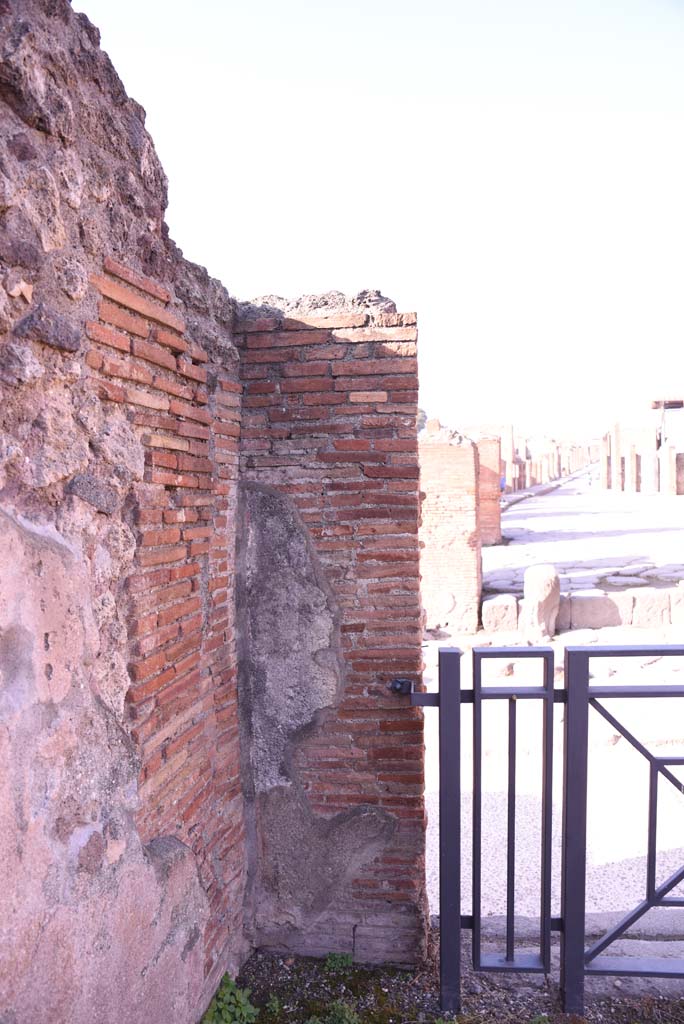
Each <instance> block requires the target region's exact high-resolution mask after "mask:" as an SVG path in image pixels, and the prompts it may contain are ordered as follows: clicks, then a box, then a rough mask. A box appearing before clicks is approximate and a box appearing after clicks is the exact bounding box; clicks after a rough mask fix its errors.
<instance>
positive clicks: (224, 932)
mask: <svg viewBox="0 0 684 1024" xmlns="http://www.w3.org/2000/svg"><path fill="white" fill-rule="evenodd" d="M92 284H93V285H94V286H95V288H96V289H97V290H98V291H99V293H100V295H101V301H100V304H99V320H98V321H96V322H92V323H89V324H88V325H87V334H88V337H89V339H90V341H91V347H90V350H89V352H88V354H87V357H86V362H87V365H88V366H89V367H90V370H91V374H92V378H93V383H94V386H95V387H96V389H97V391H98V393H99V395H100V397H101V398H102V399H105V400H108V401H111V402H116V403H120V404H121V405H123V406H124V407H126V408H127V409H128V412H129V418H130V420H131V422H132V424H133V425H134V426H135V427H137V428H140V430H139V433H140V436H141V438H142V441H143V443H144V445H145V482H144V483H143V484H141V485H138V487H137V488H136V492H137V493H136V505H135V508H133V509H131V510H130V517H131V523H132V525H133V527H134V529H135V532H136V535H137V539H138V547H137V553H136V562H135V568H134V571H133V573H132V575H131V576H130V577H129V580H128V594H129V601H130V607H129V635H130V666H129V671H130V676H131V681H132V685H131V688H130V690H129V692H128V695H127V704H128V713H129V719H130V722H131V735H132V737H133V739H134V741H135V742H136V744H137V746H138V749H139V751H140V756H141V759H142V769H141V777H140V800H141V803H140V811H139V821H138V825H139V829H140V832H141V835H142V838H143V841H148V840H150V839H152V838H154V837H156V836H162V835H175V836H177V837H178V838H180V839H181V840H182V841H183V842H185V843H187V844H188V845H189V846H191V847H192V849H193V850H194V852H195V855H196V857H197V861H198V865H199V871H200V876H201V879H202V882H203V884H204V887H205V889H206V891H207V894H208V897H209V900H210V906H211V922H210V927H209V929H208V931H207V933H206V935H205V937H204V939H205V956H206V961H205V972H206V973H207V974H209V972H211V971H212V969H213V968H214V966H215V965H218V967H219V969H220V966H221V954H222V952H223V950H224V948H225V946H226V944H227V942H228V941H229V940H230V939H231V937H232V940H233V942H234V941H235V936H236V935H239V934H241V932H242V894H243V886H244V878H243V874H244V856H243V820H242V795H241V790H240V780H239V749H238V725H237V689H236V676H237V666H236V660H237V659H236V647H235V636H234V596H233V581H234V574H233V570H234V544H235V509H236V488H237V461H238V444H239V433H240V422H239V417H240V408H239V407H240V390H241V389H240V385H239V383H238V381H237V380H236V379H235V378H236V370H235V368H232V369H230V368H227V367H225V366H223V365H212V364H211V363H209V361H208V356H207V354H206V353H205V352H204V351H203V349H202V348H201V346H200V345H198V344H195V343H193V342H192V341H190V340H189V339H188V338H187V337H186V333H185V325H184V323H183V322H182V320H181V319H180V318H179V317H178V315H177V314H176V313H175V312H171V311H170V310H169V309H167V303H168V302H169V299H170V294H169V292H168V291H167V290H166V289H165V288H162V287H161V286H160V285H158V284H156V283H155V282H153V281H150V280H149V279H147V278H144V277H142V276H140V275H139V274H137V273H135V272H133V271H131V270H130V269H129V268H127V267H125V266H122V265H121V264H119V263H117V262H116V261H114V260H112V259H107V260H105V267H104V273H103V274H101V275H97V276H94V277H93V278H92ZM208 379H210V380H211V384H210V385H209V384H208V383H207V382H208Z"/></svg>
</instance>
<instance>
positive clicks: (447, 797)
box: [411, 646, 684, 1014]
mask: <svg viewBox="0 0 684 1024" xmlns="http://www.w3.org/2000/svg"><path fill="white" fill-rule="evenodd" d="M461 653H462V652H461V651H460V650H458V649H457V648H442V649H440V652H439V692H438V693H413V694H412V695H411V702H412V704H414V705H416V706H422V707H437V708H439V770H440V793H439V812H440V847H439V863H440V943H441V947H440V948H441V954H440V991H441V1005H442V1009H444V1010H452V1011H456V1012H458V1011H459V1010H460V1004H461V995H460V973H461V932H462V930H463V929H470V930H471V931H472V950H473V966H474V967H475V969H476V970H482V971H518V972H523V971H533V972H538V973H540V972H541V973H545V974H548V973H549V972H550V969H551V933H552V932H553V931H557V932H560V935H561V989H562V994H563V1009H564V1010H565V1011H566V1012H570V1013H579V1014H581V1013H583V1010H584V979H585V977H586V976H587V975H588V974H621V975H628V974H629V975H640V976H653V977H673V976H675V977H684V961H682V960H673V959H637V958H634V957H614V956H603V955H602V954H603V952H604V950H606V949H607V948H608V946H609V945H610V944H611V943H612V942H613V941H614V940H615V939H617V938H619V936H621V935H622V934H623V933H624V932H626V931H627V929H628V928H630V927H631V925H633V924H634V923H635V922H636V921H637V920H638V919H639V918H640V917H642V916H643V915H644V914H645V913H646V912H647V911H648V910H650V909H651V908H652V907H684V898H679V897H673V896H670V893H671V892H672V890H673V889H674V888H675V887H676V886H677V885H678V884H679V883H680V882H681V881H682V880H684V866H682V867H681V868H680V869H679V870H678V871H676V872H675V873H674V874H673V875H671V876H670V877H669V878H668V879H667V880H666V881H664V882H663V883H661V884H660V885H657V884H656V830H657V816H658V779H659V777H661V776H662V777H663V778H664V779H666V780H667V781H668V782H670V783H671V784H672V785H673V786H675V787H676V789H677V790H679V792H681V793H684V785H682V783H681V782H680V780H679V779H678V778H677V777H676V776H675V774H674V773H673V772H672V771H671V770H670V769H671V768H672V767H674V766H676V765H684V757H671V758H668V757H665V758H663V757H655V756H654V755H653V754H651V753H650V752H649V751H648V750H647V749H646V747H645V746H644V745H643V744H642V743H641V742H640V741H639V739H637V737H636V736H634V735H633V733H632V732H631V731H630V730H628V729H627V728H626V727H625V726H624V725H623V724H622V723H621V722H620V721H619V720H618V719H617V718H615V717H614V715H612V714H611V712H610V711H608V709H607V708H606V707H605V706H604V704H603V703H602V700H603V699H606V698H614V697H619V698H634V699H638V698H649V699H650V698H655V697H684V686H678V685H669V684H662V685H653V684H645V685H627V686H624V685H620V686H610V685H607V686H605V685H594V684H593V683H590V662H591V660H592V659H594V658H618V657H619V658H625V657H627V658H629V657H641V658H643V657H648V656H653V657H673V656H674V657H684V647H679V646H666V647H654V646H646V647H568V648H567V649H566V652H565V674H564V681H563V686H562V687H554V654H553V650H552V649H551V648H546V647H536V648H534V647H527V648H525V647H503V648H490V647H487V648H475V649H474V650H473V687H472V689H463V688H462V687H461ZM491 658H505V659H507V660H509V661H510V660H511V659H519V658H524V659H538V660H540V661H541V663H542V670H543V678H542V685H541V686H520V685H503V686H483V684H482V666H483V662H484V661H486V660H487V659H491ZM490 700H503V701H506V702H507V704H508V794H507V843H506V940H505V953H503V952H502V953H501V954H491V953H484V952H483V951H482V942H481V931H480V927H481V903H482V901H481V892H482V866H481V836H482V705H483V702H484V701H490ZM520 700H532V701H540V702H541V706H542V721H543V731H542V758H541V761H542V767H541V776H542V777H541V849H540V863H541V875H540V878H541V884H540V918H539V919H540V929H539V950H538V952H537V953H535V954H530V953H523V952H522V951H516V936H515V854H516V837H515V806H516V793H515V776H516V773H515V767H516V738H517V728H516V721H517V702H518V701H520ZM557 703H562V704H565V705H566V710H565V724H564V780H563V836H562V878H561V916H560V917H559V918H554V917H552V916H551V851H552V847H551V837H552V835H551V834H552V788H551V787H552V771H553V717H554V716H553V708H554V704H557ZM462 704H472V705H473V879H472V899H473V907H472V911H473V912H472V915H462V914H461V705H462ZM590 709H593V710H594V711H596V712H597V713H598V714H599V715H601V716H602V717H603V718H604V719H605V720H606V721H608V722H609V723H610V725H611V726H612V727H613V728H614V729H616V730H617V731H618V733H619V734H620V735H621V736H623V737H624V738H625V739H626V740H627V741H628V742H629V743H630V744H631V745H632V746H633V747H634V749H635V750H637V751H638V752H639V753H640V754H641V755H642V756H643V757H644V758H645V759H646V760H647V762H648V765H649V771H650V783H649V805H648V845H647V864H646V884H645V894H644V899H643V900H642V901H641V902H640V903H639V904H638V906H636V907H635V908H634V909H633V910H632V911H630V913H629V914H627V915H626V916H625V917H624V918H623V919H622V920H621V921H620V922H619V923H618V924H617V925H616V926H615V927H614V928H612V929H610V930H609V931H608V932H607V933H606V934H605V935H604V936H603V937H602V938H601V939H600V940H598V941H597V942H595V943H594V944H593V945H591V946H590V947H589V948H585V884H586V881H585V880H586V859H587V858H586V853H587V781H588V779H587V774H588V770H587V769H588V735H589V711H590Z"/></svg>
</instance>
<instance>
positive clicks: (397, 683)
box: [388, 679, 413, 697]
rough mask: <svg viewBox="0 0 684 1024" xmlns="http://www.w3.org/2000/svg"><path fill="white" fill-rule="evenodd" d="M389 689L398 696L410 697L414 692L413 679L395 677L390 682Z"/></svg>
mask: <svg viewBox="0 0 684 1024" xmlns="http://www.w3.org/2000/svg"><path fill="white" fill-rule="evenodd" d="M388 689H389V690H391V691H392V693H395V694H396V695H397V696H398V697H408V696H409V694H411V693H412V692H413V680H412V679H393V680H392V682H391V683H388Z"/></svg>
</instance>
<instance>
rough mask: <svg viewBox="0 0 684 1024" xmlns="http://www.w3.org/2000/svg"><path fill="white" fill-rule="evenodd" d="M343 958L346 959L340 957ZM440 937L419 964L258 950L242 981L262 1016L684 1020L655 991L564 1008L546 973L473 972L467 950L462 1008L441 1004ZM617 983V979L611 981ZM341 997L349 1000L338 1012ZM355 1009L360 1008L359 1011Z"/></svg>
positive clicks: (469, 1023)
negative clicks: (572, 1011) (571, 1010)
mask: <svg viewBox="0 0 684 1024" xmlns="http://www.w3.org/2000/svg"><path fill="white" fill-rule="evenodd" d="M340 961H341V962H340ZM438 965H439V940H438V938H437V935H436V933H433V938H432V940H431V943H430V951H429V955H428V958H427V960H426V962H425V964H424V965H423V966H422V967H421V968H420V969H417V970H416V971H415V972H411V971H405V970H398V969H395V968H385V967H383V968H368V967H363V966H359V965H350V964H349V963H348V962H346V961H345V960H344V958H340V957H329V958H328V960H312V959H308V958H303V957H292V956H286V957H283V956H278V955H275V954H267V953H255V954H254V955H253V956H252V957H251V958H250V959H249V960H248V961H247V963H246V964H245V966H244V968H243V970H242V972H241V974H240V976H239V978H238V983H239V984H240V985H242V986H247V987H249V988H250V989H251V999H252V1002H253V1003H254V1005H255V1006H257V1007H259V1017H258V1022H259V1024H306V1022H307V1021H309V1020H311V1018H316V1019H317V1020H319V1021H322V1022H324V1024H325V1021H326V1016H327V1015H329V1013H330V1009H331V1007H334V1008H335V1009H334V1015H333V1016H332V1017H328V1019H329V1020H331V1021H334V1022H335V1024H337V1022H338V1021H339V1022H340V1024H434V1022H438V1021H446V1020H449V1021H454V1020H455V1021H459V1022H460V1024H561V1022H563V1024H604V1022H607V1021H611V1022H614V1024H684V1000H683V999H681V998H668V997H666V996H659V995H654V994H653V993H652V991H651V993H650V994H649V995H644V996H637V995H622V994H621V992H620V989H619V988H617V987H615V989H614V991H615V994H614V995H612V994H611V995H607V994H605V992H604V993H603V994H600V995H593V996H592V995H588V997H587V1001H586V1011H585V1016H584V1017H577V1016H572V1015H567V1014H564V1013H562V1012H561V1008H560V992H559V989H558V985H557V983H556V982H555V981H552V980H551V979H546V978H544V977H543V976H541V975H508V976H505V975H501V974H490V973H487V974H475V973H473V971H472V967H471V966H470V964H469V962H468V958H467V956H466V955H465V953H464V957H463V979H462V993H463V1005H462V1013H461V1014H460V1015H457V1016H454V1015H453V1014H446V1013H442V1012H441V1010H440V1007H439V971H438ZM616 981H617V984H618V985H619V984H620V982H619V980H618V979H616V980H615V981H611V984H612V986H615V985H616ZM340 1004H342V1005H343V1006H346V1007H347V1013H346V1015H345V1013H344V1011H342V1014H341V1015H340V1012H341V1011H340ZM354 1014H356V1016H354Z"/></svg>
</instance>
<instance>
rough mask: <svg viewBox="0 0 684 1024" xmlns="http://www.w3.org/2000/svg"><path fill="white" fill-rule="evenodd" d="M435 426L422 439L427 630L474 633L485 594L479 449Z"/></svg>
mask: <svg viewBox="0 0 684 1024" xmlns="http://www.w3.org/2000/svg"><path fill="white" fill-rule="evenodd" d="M429 427H430V423H428V428H429ZM435 428H436V429H435V430H434V432H432V433H431V432H430V431H429V430H428V431H423V432H422V433H421V435H420V476H421V489H422V492H423V495H424V498H423V506H422V523H421V527H420V540H421V545H422V550H421V556H420V570H421V574H422V595H423V606H424V608H425V619H426V626H427V628H428V629H435V628H438V627H446V626H448V627H449V631H450V632H463V633H474V632H476V630H477V627H478V621H479V614H480V596H481V592H482V540H481V530H480V488H479V456H478V450H477V446H476V445H475V444H474V443H473V442H472V441H471V440H469V439H468V438H467V437H462V436H460V435H452V434H451V433H450V432H449V431H447V430H441V431H439V425H438V424H435Z"/></svg>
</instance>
